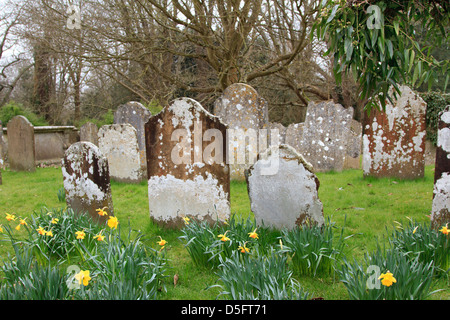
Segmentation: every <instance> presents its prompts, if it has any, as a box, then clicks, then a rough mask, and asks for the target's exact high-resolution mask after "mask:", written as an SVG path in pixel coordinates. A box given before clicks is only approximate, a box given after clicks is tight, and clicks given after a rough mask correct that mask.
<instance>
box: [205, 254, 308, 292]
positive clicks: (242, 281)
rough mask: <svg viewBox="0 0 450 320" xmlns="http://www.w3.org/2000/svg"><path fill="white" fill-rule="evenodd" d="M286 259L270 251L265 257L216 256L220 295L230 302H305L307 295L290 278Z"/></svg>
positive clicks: (262, 255)
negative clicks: (217, 259) (217, 258)
mask: <svg viewBox="0 0 450 320" xmlns="http://www.w3.org/2000/svg"><path fill="white" fill-rule="evenodd" d="M287 259H288V257H287V255H286V254H285V253H284V252H283V251H280V250H275V249H273V248H271V250H270V251H269V252H267V253H266V254H261V253H259V252H258V250H253V251H252V252H250V253H241V252H238V251H233V253H232V254H231V256H230V257H225V258H223V257H219V260H220V265H219V269H218V272H217V275H218V277H219V281H220V282H221V283H222V284H221V285H216V286H218V287H220V288H221V289H222V291H221V293H220V294H219V296H225V297H227V298H229V299H233V300H306V299H308V296H309V293H308V292H305V291H304V290H303V289H302V287H301V286H300V284H299V283H298V281H297V280H295V279H294V278H293V277H292V271H290V270H289V268H288V264H287ZM216 286H211V287H216Z"/></svg>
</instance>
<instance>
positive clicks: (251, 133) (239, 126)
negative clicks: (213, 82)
mask: <svg viewBox="0 0 450 320" xmlns="http://www.w3.org/2000/svg"><path fill="white" fill-rule="evenodd" d="M214 114H215V115H216V116H217V117H219V118H220V119H221V120H222V121H223V122H224V123H225V124H226V125H228V128H229V129H231V131H230V133H231V134H230V136H229V141H228V148H229V159H228V163H229V164H230V169H231V179H232V180H244V179H245V176H244V171H245V169H247V168H248V167H249V166H250V165H252V164H253V163H254V161H256V155H257V153H258V150H257V149H259V146H258V139H259V133H260V132H259V129H263V128H267V125H268V105H267V101H266V100H264V99H263V98H262V97H260V96H259V94H258V93H257V92H256V90H255V89H254V88H252V87H251V86H249V85H247V84H244V83H235V84H233V85H231V86H229V87H228V88H226V89H225V90H224V92H223V94H222V96H221V97H219V98H218V99H217V100H216V101H215V104H214ZM266 147H267V146H263V147H261V149H263V150H264V149H265V148H266Z"/></svg>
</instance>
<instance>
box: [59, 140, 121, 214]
mask: <svg viewBox="0 0 450 320" xmlns="http://www.w3.org/2000/svg"><path fill="white" fill-rule="evenodd" d="M61 169H62V174H63V180H64V189H65V191H66V203H67V206H68V207H70V208H72V209H73V210H74V211H75V212H78V213H84V212H87V213H88V214H89V215H91V217H93V218H94V219H96V220H97V221H100V222H104V221H105V220H106V218H107V217H101V216H99V214H98V212H97V211H96V210H97V209H102V208H105V207H106V208H107V210H106V211H107V212H108V214H109V215H113V214H114V207H113V201H112V196H111V185H110V179H109V168H108V159H106V157H104V156H103V155H102V153H101V152H100V150H99V149H98V148H97V147H96V146H95V145H94V144H92V143H90V142H77V143H74V144H72V145H71V146H70V147H69V148H68V149H67V150H66V152H65V155H64V158H63V160H62V168H61Z"/></svg>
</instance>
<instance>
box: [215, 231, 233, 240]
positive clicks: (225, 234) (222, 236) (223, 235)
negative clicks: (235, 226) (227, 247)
mask: <svg viewBox="0 0 450 320" xmlns="http://www.w3.org/2000/svg"><path fill="white" fill-rule="evenodd" d="M227 232H228V230H227V231H225V233H224V234H219V235H218V236H217V237H218V238H220V240H222V241H223V242H226V241H230V238H228V237H227Z"/></svg>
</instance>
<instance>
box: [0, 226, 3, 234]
mask: <svg viewBox="0 0 450 320" xmlns="http://www.w3.org/2000/svg"><path fill="white" fill-rule="evenodd" d="M2 232H3V228H2V225H1V224H0V233H2Z"/></svg>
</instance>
